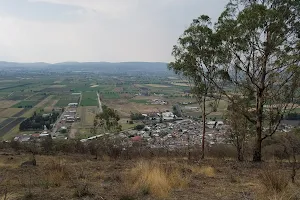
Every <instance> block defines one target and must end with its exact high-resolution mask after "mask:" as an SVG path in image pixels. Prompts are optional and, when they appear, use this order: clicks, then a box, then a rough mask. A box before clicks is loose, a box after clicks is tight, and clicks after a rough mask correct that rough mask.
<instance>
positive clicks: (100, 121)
mask: <svg viewBox="0 0 300 200" xmlns="http://www.w3.org/2000/svg"><path fill="white" fill-rule="evenodd" d="M102 110H103V112H102V113H99V114H97V115H96V117H95V119H94V128H93V133H94V134H96V133H97V132H98V131H99V130H100V131H101V132H102V133H103V132H105V131H111V132H119V131H121V129H122V127H121V125H120V124H119V123H118V121H119V120H120V116H119V115H118V113H117V111H116V110H114V109H112V108H109V107H107V106H105V105H103V106H102Z"/></svg>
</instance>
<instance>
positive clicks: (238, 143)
mask: <svg viewBox="0 0 300 200" xmlns="http://www.w3.org/2000/svg"><path fill="white" fill-rule="evenodd" d="M236 150H237V154H238V155H237V159H238V161H244V141H243V138H242V139H240V138H239V137H238V136H237V138H236Z"/></svg>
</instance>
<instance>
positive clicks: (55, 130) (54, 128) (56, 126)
mask: <svg viewBox="0 0 300 200" xmlns="http://www.w3.org/2000/svg"><path fill="white" fill-rule="evenodd" d="M65 112H66V108H65V111H64V112H63V113H62V114H61V115H60V116H59V118H58V119H57V120H56V122H55V125H54V127H53V128H52V132H51V137H53V136H54V135H55V133H56V132H57V130H58V128H60V127H61V126H58V124H59V123H60V122H61V121H62V118H63V117H64V114H65Z"/></svg>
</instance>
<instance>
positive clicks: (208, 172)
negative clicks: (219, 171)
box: [189, 166, 216, 177]
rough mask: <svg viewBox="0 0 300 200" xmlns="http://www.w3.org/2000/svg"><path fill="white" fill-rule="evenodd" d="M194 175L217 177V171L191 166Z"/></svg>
mask: <svg viewBox="0 0 300 200" xmlns="http://www.w3.org/2000/svg"><path fill="white" fill-rule="evenodd" d="M189 168H190V169H191V170H192V172H193V173H194V174H202V175H204V176H207V177H215V175H216V170H215V169H214V168H212V167H210V166H201V167H200V166H189Z"/></svg>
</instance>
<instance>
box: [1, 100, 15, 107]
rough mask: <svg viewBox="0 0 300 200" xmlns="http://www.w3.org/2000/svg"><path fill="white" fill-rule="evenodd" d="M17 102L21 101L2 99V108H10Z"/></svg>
mask: <svg viewBox="0 0 300 200" xmlns="http://www.w3.org/2000/svg"><path fill="white" fill-rule="evenodd" d="M17 103H19V101H11V100H0V108H10V107H12V106H13V105H15V104H17Z"/></svg>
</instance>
